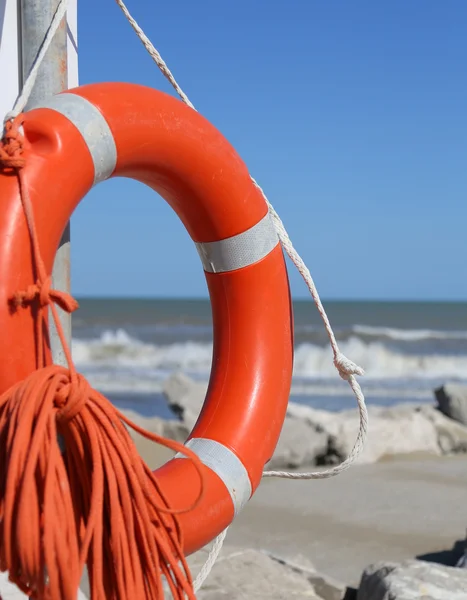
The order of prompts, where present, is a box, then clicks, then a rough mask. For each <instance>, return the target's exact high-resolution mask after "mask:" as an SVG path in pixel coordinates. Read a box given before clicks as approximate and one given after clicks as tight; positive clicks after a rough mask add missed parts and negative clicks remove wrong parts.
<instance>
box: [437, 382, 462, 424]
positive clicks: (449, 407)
mask: <svg viewBox="0 0 467 600" xmlns="http://www.w3.org/2000/svg"><path fill="white" fill-rule="evenodd" d="M435 397H436V400H437V402H438V407H439V410H440V411H441V412H442V413H444V414H445V415H446V416H447V417H449V418H451V419H454V421H458V422H459V423H462V424H463V425H467V386H466V385H459V384H457V383H448V384H446V385H443V386H441V387H440V388H438V389H436V390H435Z"/></svg>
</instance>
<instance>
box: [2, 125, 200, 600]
mask: <svg viewBox="0 0 467 600" xmlns="http://www.w3.org/2000/svg"><path fill="white" fill-rule="evenodd" d="M22 123H23V117H22V116H19V117H17V118H16V119H15V120H14V121H12V122H9V123H7V124H6V130H5V135H4V138H3V141H2V142H0V171H2V170H3V171H10V172H11V171H13V172H16V174H17V176H18V182H19V188H20V194H21V201H22V205H23V209H24V214H25V217H26V221H27V225H28V229H29V234H30V238H31V243H32V252H33V260H34V266H35V269H36V273H37V281H36V283H35V284H33V285H31V286H30V287H28V289H27V290H26V291H23V292H17V293H16V294H15V295H14V297H13V298H12V299H11V301H12V303H13V305H14V307H16V308H17V309H20V308H21V307H24V306H27V305H28V304H35V305H36V307H37V309H38V310H37V314H38V316H37V319H36V344H37V370H36V371H35V372H34V373H32V374H31V375H30V376H29V377H27V378H26V379H25V380H24V381H21V382H19V383H17V384H16V385H14V386H13V387H12V388H11V389H9V390H8V391H7V392H5V393H4V394H3V395H1V396H0V465H1V467H0V569H1V570H3V571H5V570H8V571H9V574H10V579H11V580H12V581H14V582H15V583H16V584H17V585H18V586H19V587H20V588H21V589H22V590H23V591H24V592H25V593H27V594H28V595H30V596H31V597H32V598H34V599H36V600H76V597H77V590H78V586H79V583H80V579H81V575H82V572H83V568H84V565H85V564H87V567H88V572H89V580H90V588H91V598H92V599H93V600H157V599H162V598H163V588H162V575H163V576H164V577H165V578H166V580H167V582H168V585H169V587H170V590H171V592H172V595H173V597H174V598H176V599H177V600H182V599H185V598H188V599H190V600H193V599H194V598H195V595H194V591H193V586H192V579H191V575H190V572H189V569H188V566H187V563H186V560H185V558H184V556H183V539H182V532H181V529H180V525H179V522H178V520H177V514H179V513H180V512H185V511H187V510H191V509H192V508H193V507H194V506H195V504H196V503H197V502H198V501H199V500H200V499H201V495H202V493H203V485H202V470H201V466H202V465H201V462H200V460H199V458H198V457H197V456H196V455H195V454H194V453H193V452H192V451H191V450H189V449H187V448H185V447H184V446H183V445H182V444H179V443H177V442H174V441H172V440H167V439H165V438H162V437H160V436H158V435H155V434H152V433H149V432H147V431H144V430H143V429H141V428H140V427H138V426H137V425H135V424H134V423H132V422H131V421H129V420H128V419H127V418H126V417H125V416H124V415H123V414H122V413H120V412H119V411H118V410H116V409H115V407H114V406H113V405H112V404H111V403H110V402H109V401H108V400H107V399H106V398H105V397H104V396H102V394H100V393H99V392H97V391H96V390H94V389H93V388H91V386H90V385H89V384H88V382H87V381H86V379H85V378H84V377H83V376H82V375H80V374H79V373H77V371H76V369H75V367H74V365H73V362H72V358H71V352H70V349H69V348H68V346H67V344H66V340H65V337H64V334H63V329H62V326H61V324H60V320H59V318H58V314H57V308H56V306H55V304H58V305H59V306H60V307H61V308H62V309H64V310H66V311H67V312H72V311H74V310H75V309H76V308H77V307H78V303H77V302H76V300H74V299H73V298H72V297H71V296H70V295H69V294H66V293H63V292H60V291H57V290H53V289H51V279H50V276H49V275H48V274H47V272H46V269H45V266H44V263H43V260H42V257H41V253H40V249H39V244H38V237H37V232H36V228H35V223H34V215H33V207H32V203H31V200H30V197H29V194H28V188H27V183H26V180H25V175H24V171H22V169H23V167H24V166H25V162H26V161H25V158H24V157H23V155H22V152H23V138H22V135H21V133H20V127H21V125H22ZM49 306H50V308H51V310H52V315H53V319H54V321H55V324H56V327H57V331H58V334H59V336H60V340H61V343H62V345H63V348H64V351H65V355H66V358H67V361H68V366H69V368H68V369H67V368H64V367H61V366H57V365H53V364H46V358H45V357H46V353H45V349H46V345H47V343H48V341H47V340H46V339H44V334H43V331H44V329H45V327H44V326H45V324H46V321H45V319H46V309H47V307H49ZM12 342H13V343H14V340H12ZM125 424H126V425H127V426H129V427H131V428H132V429H133V430H134V431H136V432H138V433H140V434H141V435H143V436H144V437H146V438H148V439H150V440H152V441H154V442H157V443H159V444H163V445H164V446H166V447H168V448H170V449H172V450H174V451H179V452H183V454H185V455H187V456H188V457H189V458H191V459H192V461H193V464H194V465H195V467H196V468H197V470H198V472H199V475H200V481H201V486H200V493H199V497H198V499H197V501H196V502H195V504H193V506H190V507H188V508H187V509H185V510H184V511H175V510H172V509H171V508H170V506H169V504H168V502H167V500H166V498H165V497H164V494H163V492H162V490H161V489H160V488H159V486H158V483H157V478H156V477H155V476H154V474H153V473H152V472H151V471H150V469H149V467H148V466H147V465H146V464H145V463H144V462H143V461H142V459H141V458H140V456H139V455H138V452H137V450H136V448H135V445H134V443H133V441H132V440H131V437H130V435H129V433H128V431H127V429H126V427H125ZM58 436H61V438H62V439H63V441H64V445H65V452H64V453H63V454H62V451H61V449H60V446H59V442H58Z"/></svg>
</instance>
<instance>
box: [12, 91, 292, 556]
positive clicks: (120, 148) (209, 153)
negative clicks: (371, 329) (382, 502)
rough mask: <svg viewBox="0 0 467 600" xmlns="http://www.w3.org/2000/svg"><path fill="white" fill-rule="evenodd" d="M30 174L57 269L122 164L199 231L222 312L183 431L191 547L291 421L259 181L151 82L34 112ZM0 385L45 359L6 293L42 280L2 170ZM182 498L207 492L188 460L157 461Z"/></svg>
mask: <svg viewBox="0 0 467 600" xmlns="http://www.w3.org/2000/svg"><path fill="white" fill-rule="evenodd" d="M24 134H25V140H26V141H25V157H26V158H27V166H26V167H25V170H24V173H25V177H26V180H27V183H28V189H29V193H30V197H31V201H32V204H33V207H34V214H35V220H36V226H37V231H38V237H39V243H40V247H41V251H42V255H43V258H44V261H45V264H46V267H47V269H48V272H51V270H52V266H53V261H54V257H55V253H56V250H57V247H58V244H59V241H60V238H61V235H62V232H63V230H64V228H65V225H66V223H67V222H68V220H69V219H70V217H71V215H72V213H73V210H74V209H75V207H76V206H77V205H78V203H79V202H80V201H81V199H82V198H83V197H84V196H85V195H86V193H87V192H88V191H89V190H90V189H91V188H92V187H93V185H95V184H96V183H98V182H100V181H103V180H105V179H107V178H109V177H114V176H124V177H130V178H132V179H136V180H138V181H140V182H143V183H145V184H147V185H149V186H150V187H151V188H153V189H154V190H156V191H157V192H158V193H159V194H161V195H162V196H163V197H164V198H165V199H166V200H167V202H168V203H169V204H170V205H171V207H172V208H173V209H174V210H175V211H176V213H177V214H178V216H179V217H180V219H181V220H182V222H183V223H184V225H185V227H186V229H187V230H188V232H189V234H190V236H191V237H192V239H193V240H194V242H195V243H196V246H197V248H198V251H199V254H200V257H201V260H202V264H203V266H204V270H205V275H206V278H207V282H208V287H209V294H210V298H211V304H212V312H213V324H214V350H213V364H212V372H211V377H210V382H209V389H208V393H207V396H206V400H205V403H204V406H203V409H202V411H201V414H200V416H199V419H198V421H197V423H196V425H195V427H194V429H193V431H192V433H191V435H190V437H189V439H188V441H187V442H186V444H187V445H188V446H189V447H190V448H191V449H192V450H193V451H194V452H195V453H196V454H198V455H199V457H200V458H201V460H202V462H203V463H204V465H205V469H204V471H205V493H204V496H203V499H202V501H201V503H200V504H199V505H198V506H197V508H196V509H195V510H193V511H192V512H189V513H186V514H183V515H181V517H180V520H181V525H182V529H183V533H184V540H185V548H184V550H185V552H186V554H189V553H191V552H194V551H196V550H197V549H199V548H201V547H202V546H204V545H205V544H206V543H208V542H209V541H210V540H212V539H213V538H214V537H215V536H216V535H218V534H219V533H220V532H221V531H222V530H223V529H225V527H227V526H228V525H229V524H230V523H231V521H232V520H233V518H234V516H235V515H236V514H237V513H238V512H239V511H240V510H241V508H242V507H243V506H244V505H245V503H246V502H247V501H248V500H249V498H250V497H251V495H252V493H253V492H254V491H255V489H256V488H257V486H258V485H259V482H260V480H261V474H262V471H263V468H264V465H265V463H266V462H267V461H268V460H269V459H270V458H271V456H272V454H273V452H274V449H275V447H276V444H277V441H278V438H279V435H280V431H281V428H282V425H283V422H284V418H285V413H286V409H287V402H288V397H289V392H290V385H291V378H292V363H293V333H292V330H293V324H292V309H291V300H290V294H289V285H288V279H287V271H286V266H285V261H284V257H283V254H282V250H281V247H280V244H279V241H278V238H277V234H276V232H275V229H274V226H273V224H272V222H271V220H270V217H269V215H268V208H267V205H266V203H265V201H264V199H263V197H262V195H261V193H260V192H259V191H258V190H257V189H256V188H255V186H254V185H253V183H252V181H251V179H250V176H249V173H248V170H247V168H246V166H245V164H244V163H243V162H242V160H241V159H240V158H239V156H238V155H237V153H236V152H235V150H234V149H233V148H232V146H231V145H230V144H229V143H228V142H227V141H226V140H225V138H224V137H223V136H222V135H221V134H220V133H219V132H218V131H217V130H216V129H215V128H214V127H213V126H212V125H211V124H210V123H209V122H208V121H206V120H205V119H204V118H203V117H202V116H200V115H199V114H198V113H196V112H195V111H193V110H192V109H190V108H188V107H186V106H185V105H183V104H182V103H181V102H180V101H178V100H176V99H174V98H172V97H171V96H168V95H166V94H163V93H161V92H158V91H155V90H153V89H150V88H146V87H142V86H137V85H133V84H122V83H104V84H93V85H88V86H83V87H80V88H77V89H74V90H71V91H69V92H67V93H63V94H59V95H57V96H54V97H53V98H51V99H50V100H49V101H48V102H47V103H45V104H43V105H41V107H38V108H35V109H34V110H31V111H30V112H28V113H26V116H25V123H24ZM0 198H1V211H0V240H1V244H2V248H1V252H0V274H1V277H0V307H1V308H0V331H1V338H0V356H1V357H2V358H1V361H0V393H2V392H3V391H5V390H6V389H7V388H9V387H10V386H11V385H13V384H14V383H16V382H18V381H19V380H21V379H23V378H25V377H26V376H27V375H28V374H30V373H31V372H32V371H33V370H34V369H35V364H36V363H35V338H34V314H33V311H26V310H23V311H17V312H14V313H12V312H10V311H9V310H8V306H9V299H11V297H12V296H13V295H14V293H15V292H16V291H17V290H21V289H25V288H26V287H27V286H28V285H30V284H31V283H32V282H33V281H34V280H35V277H34V272H33V263H32V258H31V248H30V239H29V234H28V230H27V227H26V222H25V218H24V214H23V209H22V205H21V201H20V196H19V191H18V183H17V180H16V177H15V176H14V175H7V174H1V175H0ZM156 473H157V477H158V480H159V482H160V486H161V489H162V490H163V492H164V493H165V495H166V497H167V499H168V500H169V502H170V506H172V507H173V508H183V507H186V506H188V505H189V504H190V503H192V502H193V501H194V500H195V499H196V497H197V495H198V492H199V478H198V474H197V472H196V470H195V468H194V467H193V465H192V464H191V461H189V460H185V459H183V458H181V457H178V456H177V457H175V458H174V459H172V460H170V461H169V462H168V463H167V464H165V465H164V466H163V467H161V468H160V469H158V470H157V472H156Z"/></svg>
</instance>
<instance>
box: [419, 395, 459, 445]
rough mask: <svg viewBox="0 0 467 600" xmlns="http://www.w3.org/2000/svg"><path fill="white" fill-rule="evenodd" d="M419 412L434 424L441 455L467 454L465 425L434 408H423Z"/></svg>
mask: <svg viewBox="0 0 467 600" xmlns="http://www.w3.org/2000/svg"><path fill="white" fill-rule="evenodd" d="M418 411H419V412H420V413H421V414H423V415H424V416H425V417H426V418H427V419H428V420H429V421H431V423H433V426H434V428H435V431H436V439H437V442H438V446H439V450H440V453H441V454H463V453H466V452H467V427H466V426H465V425H462V424H461V423H458V422H457V421H453V420H452V419H450V418H449V417H446V416H445V415H444V414H443V413H441V412H440V411H439V410H437V409H436V408H435V407H434V406H421V407H419V408H418Z"/></svg>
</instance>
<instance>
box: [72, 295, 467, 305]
mask: <svg viewBox="0 0 467 600" xmlns="http://www.w3.org/2000/svg"><path fill="white" fill-rule="evenodd" d="M75 297H76V298H79V299H81V300H148V301H151V300H160V301H171V302H173V301H175V302H201V301H208V302H209V296H151V295H146V294H144V295H140V296H127V295H118V294H115V295H91V294H76V295H75ZM292 301H293V302H310V303H311V304H314V301H313V298H311V297H309V298H307V297H298V298H292ZM321 301H322V302H323V303H331V302H332V303H337V302H342V303H351V302H358V303H364V302H368V303H370V302H373V303H381V304H383V303H401V304H402V303H405V304H416V303H426V304H467V298H465V299H449V298H434V299H433V298H321Z"/></svg>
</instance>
